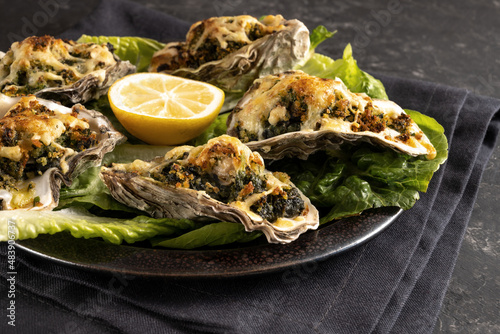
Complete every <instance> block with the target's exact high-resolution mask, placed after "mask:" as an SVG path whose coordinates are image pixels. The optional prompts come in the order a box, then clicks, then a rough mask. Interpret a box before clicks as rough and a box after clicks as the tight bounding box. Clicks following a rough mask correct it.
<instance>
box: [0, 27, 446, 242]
mask: <svg viewBox="0 0 500 334" xmlns="http://www.w3.org/2000/svg"><path fill="white" fill-rule="evenodd" d="M332 35H333V33H331V32H328V30H326V29H325V28H324V27H321V26H320V27H318V28H316V29H315V30H314V31H313V32H312V33H311V46H312V49H311V57H310V58H309V60H308V61H307V62H306V63H304V64H302V65H301V66H299V67H297V68H296V69H300V70H303V71H304V72H306V73H308V74H311V75H315V76H319V77H324V78H336V77H338V78H340V79H342V80H343V81H344V83H345V84H346V85H347V87H348V88H349V89H351V90H352V91H354V92H364V93H366V94H368V95H369V96H371V97H372V98H381V99H387V94H386V92H385V89H384V87H383V85H382V83H381V82H380V81H379V80H377V79H375V78H374V77H372V76H371V75H369V74H368V73H366V72H363V71H362V70H361V69H360V68H359V67H358V65H357V63H356V61H355V60H354V58H353V56H352V49H351V46H350V45H347V47H346V48H345V50H344V53H343V57H342V58H341V59H337V60H333V59H331V58H329V57H326V56H324V55H320V54H315V53H314V48H315V47H316V46H317V45H318V44H319V43H321V42H322V41H324V40H325V39H327V38H330V37H331V36H332ZM79 42H98V43H111V44H113V47H114V49H115V53H116V54H117V55H118V56H119V57H120V58H122V59H124V60H129V61H131V62H132V63H133V64H136V65H137V67H138V70H139V71H146V70H147V67H148V65H149V61H150V59H151V57H152V55H153V53H154V52H155V51H156V50H159V49H161V48H162V47H163V45H164V44H162V43H160V42H157V41H154V40H150V39H145V38H138V37H105V36H99V37H97V36H85V35H84V36H82V37H81V38H80V39H79ZM87 107H88V108H91V109H96V110H99V111H101V112H102V113H103V114H105V115H106V116H107V117H108V118H109V119H110V120H111V121H112V123H113V125H115V126H116V128H117V130H119V131H122V132H123V133H125V134H126V135H127V137H128V138H129V140H128V142H127V143H125V144H123V145H121V146H119V147H117V149H115V151H114V152H111V153H109V154H108V155H107V156H106V157H105V161H104V164H109V163H111V162H131V160H133V159H143V160H147V159H152V158H153V157H155V156H157V155H163V154H164V153H165V152H166V151H167V150H168V149H170V147H160V146H150V145H144V144H143V143H141V142H140V141H139V140H138V139H136V138H134V137H133V136H131V135H130V134H129V133H127V132H126V131H125V130H124V129H123V127H122V126H121V124H120V123H119V122H118V121H117V120H116V118H115V117H114V115H113V113H112V111H111V109H110V107H109V103H108V101H107V97H106V96H104V97H102V98H101V99H99V100H98V101H94V102H92V103H89V104H88V105H87ZM407 112H408V113H409V114H410V115H411V117H412V118H413V119H414V120H415V121H416V122H417V124H418V125H419V126H420V128H422V130H423V131H424V132H425V134H426V135H427V136H428V137H429V139H430V140H431V142H432V143H433V145H434V146H435V147H436V150H437V157H436V158H435V159H434V160H427V159H426V158H424V157H410V156H406V155H403V154H399V153H397V152H395V151H393V150H390V149H380V148H375V147H373V146H370V145H360V146H351V147H346V149H345V150H343V151H342V152H341V153H339V152H321V153H319V154H315V155H313V156H311V157H310V158H309V159H308V160H305V161H302V160H297V159H285V160H281V161H278V162H275V163H273V164H272V165H271V166H268V168H269V169H273V170H280V171H284V172H286V173H288V174H289V175H290V176H291V179H292V181H293V182H294V183H295V184H296V185H297V187H299V188H300V189H301V190H302V191H303V192H304V194H306V196H308V197H309V198H310V199H311V201H312V203H313V204H314V205H315V206H317V207H318V209H320V211H321V212H322V217H321V223H322V224H324V223H326V222H329V221H332V220H334V219H338V218H341V217H346V216H352V215H357V214H360V213H361V212H362V211H364V210H367V209H370V208H376V207H382V206H397V207H400V208H402V209H405V210H407V209H409V208H411V207H412V206H413V205H414V204H415V202H416V200H417V199H418V198H419V192H425V191H426V190H427V187H428V184H429V182H430V179H431V177H432V175H433V173H434V172H435V171H436V170H438V168H439V166H440V165H441V164H442V163H443V162H444V161H445V160H446V158H447V152H448V151H447V150H448V143H447V140H446V137H445V135H444V130H443V128H442V127H441V125H439V124H438V123H437V122H436V121H435V120H434V119H432V118H430V117H428V116H425V115H423V114H420V113H418V112H417V111H412V110H407ZM227 116H228V114H223V115H220V116H219V117H218V118H217V119H216V121H215V122H214V123H213V124H212V125H211V126H210V128H209V129H207V130H206V131H205V132H204V133H203V134H202V135H201V136H199V137H198V138H196V139H194V140H193V141H192V142H191V143H190V144H192V145H201V144H204V143H206V142H207V141H208V140H209V139H211V138H214V137H216V136H219V135H221V134H223V133H225V131H226V119H227ZM98 173H99V168H91V169H88V170H87V171H86V172H85V173H83V174H81V175H80V176H79V177H78V178H77V179H76V180H75V181H74V182H73V184H72V186H71V187H65V188H63V189H61V197H60V203H59V206H58V208H57V209H56V210H55V211H52V212H44V213H42V214H40V213H39V212H38V213H37V212H16V213H12V212H0V241H5V240H8V232H9V231H8V226H9V224H8V221H13V222H15V224H14V226H15V228H16V231H15V232H16V237H17V238H18V239H27V238H35V237H36V236H38V235H39V234H47V233H48V234H54V233H57V232H61V231H67V232H69V233H71V234H72V235H73V236H74V237H78V238H81V237H84V238H93V237H100V238H102V239H104V240H105V241H106V242H110V243H113V244H121V243H123V242H127V243H134V242H138V241H144V240H149V241H150V243H151V245H152V246H162V247H168V248H178V249H193V248H199V247H205V246H221V245H227V244H232V243H244V242H249V241H252V240H255V239H257V238H259V237H260V236H261V233H260V232H252V233H247V232H245V231H244V228H243V225H241V224H237V223H230V222H218V221H214V222H212V223H200V222H194V221H191V220H187V219H180V220H178V219H154V218H151V217H148V216H146V215H144V213H141V212H138V211H136V210H134V209H131V208H128V207H126V206H124V205H122V204H120V203H118V202H117V201H115V200H114V199H113V198H112V197H111V195H110V194H109V191H108V189H107V188H106V187H105V186H104V184H103V183H102V182H101V180H100V179H99V177H98ZM10 225H11V226H12V224H10Z"/></svg>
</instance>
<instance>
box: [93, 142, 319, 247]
mask: <svg viewBox="0 0 500 334" xmlns="http://www.w3.org/2000/svg"><path fill="white" fill-rule="evenodd" d="M100 176H101V179H102V180H103V181H104V183H105V184H106V185H107V186H108V188H109V189H110V192H111V194H112V195H113V197H114V198H115V199H117V200H118V201H120V202H122V203H124V204H126V205H129V206H131V207H134V208H137V209H140V210H143V211H146V212H148V213H149V214H151V215H152V216H154V217H171V218H188V219H196V220H200V219H201V220H203V219H207V217H209V218H216V219H220V220H223V221H231V222H240V223H242V224H243V225H244V226H245V229H246V231H255V230H260V231H262V232H263V233H264V234H265V235H266V237H267V239H268V241H269V242H272V243H288V242H290V241H293V240H295V239H297V238H298V237H299V235H300V234H302V233H304V232H305V231H307V230H308V229H316V228H317V227H318V224H319V214H318V211H317V209H316V208H315V207H314V206H313V205H312V204H311V202H310V201H309V199H308V198H307V197H305V196H304V195H303V194H302V193H301V192H300V191H299V190H298V189H297V188H296V187H295V186H294V185H293V184H292V183H291V182H290V180H289V178H288V176H287V175H286V174H284V173H272V172H270V171H267V170H265V167H264V162H263V160H262V158H261V157H260V156H259V154H257V153H254V152H252V151H250V149H248V147H246V146H245V145H243V144H242V143H241V142H240V141H239V140H238V139H236V138H234V137H230V136H226V135H223V136H220V137H217V138H214V139H211V140H210V141H208V143H207V144H206V145H203V146H198V147H192V146H179V147H176V148H174V149H173V150H171V151H169V152H168V153H167V154H166V155H165V156H164V157H157V158H156V159H154V160H152V161H141V160H136V161H134V162H133V163H130V164H113V166H112V167H110V168H108V167H102V168H101V173H100Z"/></svg>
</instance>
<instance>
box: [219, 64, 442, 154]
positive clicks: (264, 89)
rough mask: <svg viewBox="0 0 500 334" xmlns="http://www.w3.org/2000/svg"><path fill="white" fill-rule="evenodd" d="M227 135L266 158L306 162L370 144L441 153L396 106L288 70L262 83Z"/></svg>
mask: <svg viewBox="0 0 500 334" xmlns="http://www.w3.org/2000/svg"><path fill="white" fill-rule="evenodd" d="M227 134H229V135H231V136H235V137H237V138H239V139H240V140H241V141H242V142H244V143H246V145H247V146H248V147H249V148H250V149H251V150H253V151H256V152H259V153H260V155H261V156H262V157H263V158H265V159H272V160H278V159H282V158H284V157H287V156H288V157H292V156H295V157H299V158H301V159H306V158H307V157H308V156H309V155H310V154H312V153H314V152H316V151H318V150H324V149H330V150H339V149H340V146H341V145H342V144H344V143H353V142H370V143H372V144H375V145H381V146H386V147H390V148H392V149H394V150H397V151H399V152H402V153H405V154H409V155H412V156H419V155H425V156H426V157H427V158H428V159H433V158H434V157H435V156H436V149H435V148H434V146H433V145H432V143H431V142H430V140H429V139H428V138H427V136H426V135H425V134H424V133H423V131H422V130H421V129H420V128H419V127H418V125H417V124H416V123H415V122H414V121H413V120H412V119H411V117H410V116H409V115H408V114H406V113H405V112H404V110H403V109H402V108H401V107H399V106H398V105H397V104H396V103H394V102H391V101H388V100H378V99H371V98H370V97H369V96H368V95H366V94H364V93H352V92H351V91H349V89H347V87H346V86H345V85H344V84H343V83H342V81H341V80H338V79H337V80H332V79H322V78H318V77H314V76H311V75H308V74H306V73H304V72H302V71H287V72H284V73H280V74H276V75H269V76H266V77H264V78H261V79H258V80H256V81H255V82H254V84H253V85H252V87H251V88H250V89H249V90H248V92H246V93H245V95H244V96H243V98H242V99H241V100H240V101H239V103H238V104H237V106H236V107H235V108H234V109H233V111H232V113H231V114H230V115H229V117H228V120H227Z"/></svg>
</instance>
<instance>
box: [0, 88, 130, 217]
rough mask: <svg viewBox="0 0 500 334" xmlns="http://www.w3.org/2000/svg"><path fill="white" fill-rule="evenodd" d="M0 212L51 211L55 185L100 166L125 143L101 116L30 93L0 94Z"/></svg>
mask: <svg viewBox="0 0 500 334" xmlns="http://www.w3.org/2000/svg"><path fill="white" fill-rule="evenodd" d="M0 117H1V118H0V210H14V209H26V210H51V209H53V208H54V207H56V206H57V204H58V200H59V190H60V187H61V182H63V183H64V184H66V185H70V184H71V182H72V180H73V178H74V177H76V176H77V175H79V174H80V173H81V172H82V171H84V170H85V169H86V168H88V167H92V166H97V165H100V163H101V160H102V158H103V156H104V154H105V153H107V152H110V151H112V150H113V148H114V147H115V145H117V144H119V143H121V142H122V141H124V140H125V136H123V135H122V134H120V133H119V132H117V131H115V130H114V129H113V127H112V125H111V123H110V122H109V121H108V119H107V118H106V117H104V116H103V115H102V114H101V113H99V112H97V111H93V110H87V109H85V108H84V107H83V106H82V105H75V106H74V107H73V108H68V107H64V106H62V105H60V104H57V103H54V102H52V101H48V100H43V99H39V98H37V97H35V96H34V95H29V96H24V97H8V96H6V95H3V94H0Z"/></svg>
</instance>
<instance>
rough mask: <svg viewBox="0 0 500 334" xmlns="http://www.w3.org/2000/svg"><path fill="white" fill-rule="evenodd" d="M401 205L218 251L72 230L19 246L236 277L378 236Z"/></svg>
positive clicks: (72, 261) (152, 269) (63, 256)
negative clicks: (288, 239) (282, 239)
mask: <svg viewBox="0 0 500 334" xmlns="http://www.w3.org/2000/svg"><path fill="white" fill-rule="evenodd" d="M401 211H402V210H401V209H399V208H395V207H387V208H380V209H373V210H367V211H365V212H364V213H363V214H361V215H359V216H355V217H349V218H346V219H341V220H339V221H336V222H333V223H330V224H328V225H325V226H322V227H321V228H319V229H318V230H317V231H310V232H308V233H305V234H304V235H302V236H301V237H300V238H299V239H298V240H296V241H294V242H292V243H290V244H286V245H276V244H267V243H265V244H253V245H249V246H243V247H241V248H231V249H217V250H192V251H188V250H169V249H160V248H146V247H135V246H124V245H120V246H117V245H112V244H109V243H106V242H104V241H102V240H100V239H82V238H80V239H77V238H73V237H72V236H71V235H70V234H67V233H57V234H54V235H41V236H39V237H37V238H36V239H29V240H23V241H19V242H18V243H17V245H18V246H19V248H21V249H24V250H26V251H28V252H31V253H34V254H35V255H38V256H41V257H43V258H47V259H49V260H53V261H56V262H60V263H65V264H69V265H73V266H77V267H82V268H86V269H92V270H99V271H108V272H120V273H124V274H131V275H141V276H159V277H192V278H196V277H231V276H243V275H250V274H259V273H265V272H271V271H276V270H280V269H284V268H287V267H292V266H296V265H300V264H305V263H308V262H311V261H320V260H322V259H325V258H326V257H329V256H332V255H335V254H339V253H341V252H344V251H346V250H349V249H351V248H353V247H356V246H358V245H360V244H362V243H364V242H366V241H367V240H369V239H371V238H373V237H374V236H376V235H377V234H379V233H380V232H381V231H383V230H384V229H385V228H387V227H388V226H389V225H391V224H392V222H393V221H394V220H395V219H396V218H397V217H398V216H399V215H400V213H401Z"/></svg>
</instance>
